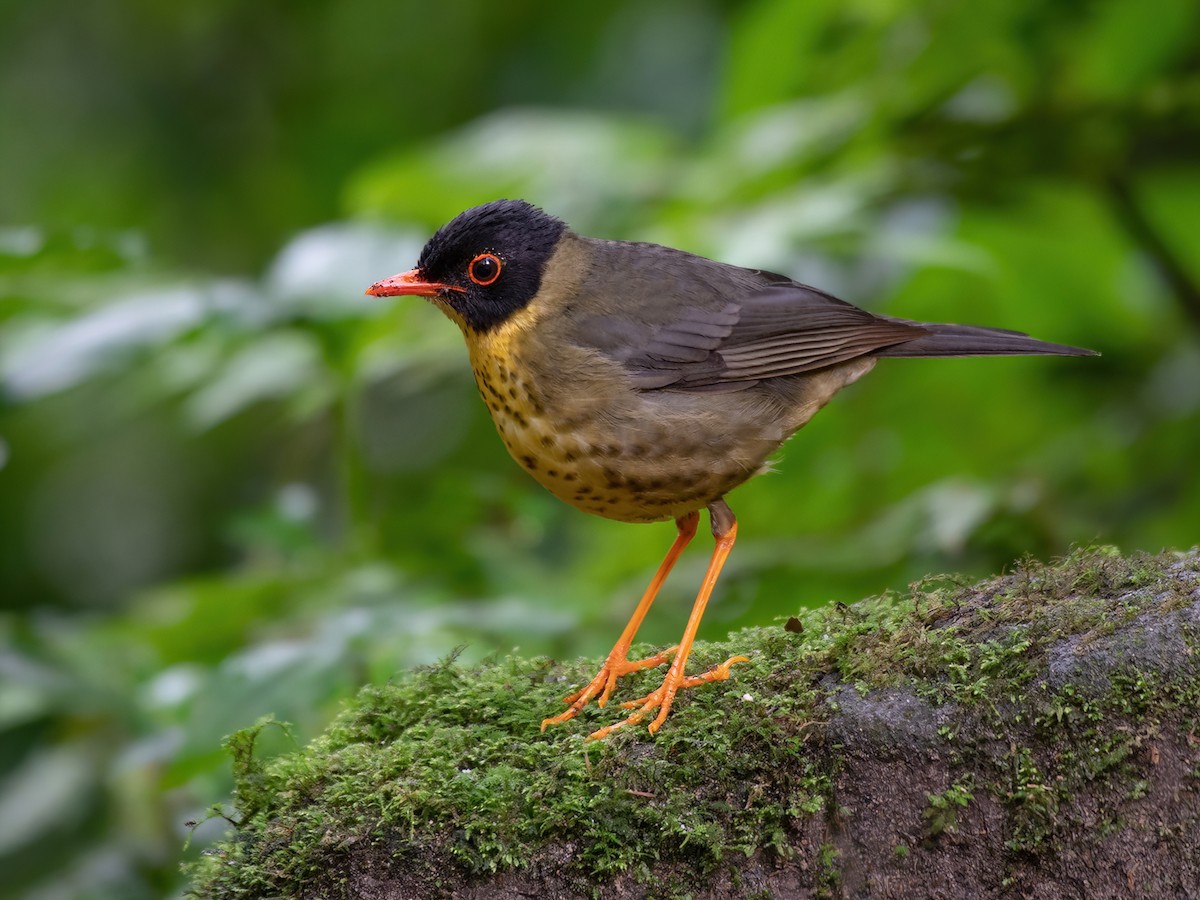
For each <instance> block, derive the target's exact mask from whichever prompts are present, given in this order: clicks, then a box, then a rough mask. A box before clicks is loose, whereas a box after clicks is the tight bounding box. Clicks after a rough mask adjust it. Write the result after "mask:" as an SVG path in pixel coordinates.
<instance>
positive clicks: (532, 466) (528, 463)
mask: <svg viewBox="0 0 1200 900" xmlns="http://www.w3.org/2000/svg"><path fill="white" fill-rule="evenodd" d="M521 465H523V466H524V467H525V468H527V469H529V470H530V471H531V472H533V471H536V470H537V467H538V466H537V460H536V459H534V458H533V457H532V456H522V457H521Z"/></svg>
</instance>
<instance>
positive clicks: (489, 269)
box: [467, 253, 504, 287]
mask: <svg viewBox="0 0 1200 900" xmlns="http://www.w3.org/2000/svg"><path fill="white" fill-rule="evenodd" d="M502 268H504V263H502V262H501V261H500V257H498V256H497V255H496V254H495V253H480V254H479V255H478V256H477V257H475V258H474V259H473V260H471V265H470V266H469V267H468V268H467V274H468V275H470V276H471V280H472V281H473V282H475V283H476V284H478V285H482V286H483V287H487V286H488V285H489V284H492V283H493V282H494V281H495V280H496V279H497V278H499V277H500V270H501V269H502Z"/></svg>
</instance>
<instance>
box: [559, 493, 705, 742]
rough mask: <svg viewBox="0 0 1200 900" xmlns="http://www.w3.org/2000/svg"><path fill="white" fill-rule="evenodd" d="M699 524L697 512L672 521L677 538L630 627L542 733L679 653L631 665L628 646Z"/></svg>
mask: <svg viewBox="0 0 1200 900" xmlns="http://www.w3.org/2000/svg"><path fill="white" fill-rule="evenodd" d="M699 522H700V514H699V513H698V512H692V513H688V514H687V515H686V516H684V517H683V518H681V519H677V520H676V521H675V527H676V528H678V529H679V534H678V535H676V536H675V543H673V544H672V545H671V549H670V550H668V551H667V555H666V557H665V558H664V559H663V561H662V565H660V566H659V567H658V571H657V572H656V573H655V574H654V578H653V580H652V581H651V582H650V586H649V587H648V588H646V593H645V594H643V595H642V600H641V602H640V603H638V605H637V609H635V610H634V611H633V615H632V616H631V617H630V619H629V624H627V625H626V626H625V630H624V631H623V632H621V637H620V639H619V640H618V641H617V643H616V644H615V645H614V646H613V648H612V650H611V651H610V652H609V654H608V659H607V660H605V662H604V665H603V666H602V667H601V668H600V671H599V672H598V673H596V677H595V678H593V679H592V681H591V683H590V684H589V685H588V686H587V687H585V688H583V689H582V690H579V691H576V692H575V693H574V694H570V695H569V696H566V697H564V698H563V702H564V703H569V704H571V706H570V708H569V709H567V711H566V712H562V713H559V714H558V715H557V716H552V717H550V718H549V719H543V720H542V731H545V730H546V726H547V725H558V724H560V723H562V722H565V721H567V720H568V719H573V718H574V717H575V716H576V714H577V713H578V712H579V711H580V710H581V709H583V708H584V707H585V706H587V705H588V701H590V700H591V699H592V698H593V697H595V696H596V695H597V694H600V698H599V699H598V700H597V701H596V705H597V706H600V707H603V706H604V704H606V703H608V698H609V697H610V696H611V695H612V692H613V688H614V687H616V686H617V679H618V678H620V677H621V676H622V675H628V674H629V673H630V672H640V671H641V670H642V669H652V668H654V667H655V666H661V665H662V664H663V663H665V662H666V661H667V660H669V659H670V658H671V656H672V655H673V654H674V653H675V651H676V650H677V649H679V648H678V647H668V648H667V649H666V650H663V651H662V652H661V653H656V654H654V655H653V656H648V657H646V659H639V660H636V661H632V662H631V661H630V660H629V659H628V654H629V645H630V644H632V643H633V638H634V636H635V635H636V634H637V630H638V629H639V628H640V627H641V625H642V619H644V618H646V613H647V612H649V610H650V604H651V603H653V602H654V598H655V597H656V596H657V595H658V590H659V588H661V587H662V585H663V582H664V581H666V580H667V576H668V575H669V574H670V573H671V569H673V568H674V567H675V561H676V560H678V559H679V555H680V554H681V553H683V548H684V547H686V546H687V545H688V544H689V543H690V542H691V540H692V538H693V537H695V536H696V526H697V524H699Z"/></svg>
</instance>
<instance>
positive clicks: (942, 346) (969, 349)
mask: <svg viewBox="0 0 1200 900" xmlns="http://www.w3.org/2000/svg"><path fill="white" fill-rule="evenodd" d="M898 321H904V320H898ZM905 324H912V325H919V326H920V327H921V328H924V329H925V330H926V331H928V332H929V333H928V334H923V335H921V336H920V337H916V338H913V339H912V340H911V341H905V342H904V343H902V344H892V345H891V346H889V347H881V348H880V349H878V350H876V351H875V352H874V353H873V354H872V356H879V357H884V356H891V357H915V356H1099V355H1100V354H1099V353H1097V352H1096V351H1095V350H1087V349H1084V348H1083V347H1069V346H1067V345H1066V344H1051V343H1049V342H1047V341H1039V340H1037V339H1036V338H1031V337H1030V336H1029V335H1027V334H1023V333H1022V332H1020V331H1007V330H1005V329H1003V328H982V327H979V326H976V325H936V324H931V323H926V322H911V323H909V322H907V321H906V322H905Z"/></svg>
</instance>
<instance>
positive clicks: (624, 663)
mask: <svg viewBox="0 0 1200 900" xmlns="http://www.w3.org/2000/svg"><path fill="white" fill-rule="evenodd" d="M678 649H679V645H676V646H674V647H668V648H667V649H666V650H663V651H661V652H660V653H655V654H654V655H653V656H647V657H646V658H645V659H639V660H629V659H626V658H625V653H626V650H625V649H624V648H622V647H621V646H620V644H618V645H617V646H616V647H614V648H613V651H612V653H610V654H609V655H608V659H607V660H605V661H604V665H603V666H601V667H600V671H599V672H597V673H596V677H595V678H593V679H592V681H591V683H590V684H589V685H588V686H587V687H585V688H583V689H582V690H579V691H576V692H575V693H573V694H568V695H567V696H566V697H563V703H569V704H571V706H570V708H568V709H567V710H566V711H565V712H561V713H559V714H558V715H557V716H551V717H550V718H549V719H542V731H545V730H546V726H547V725H561V724H562V723H563V722H566V721H567V720H568V719H573V718H575V716H576V715H578V713H579V711H580V710H581V709H583V708H584V707H585V706H587V705H588V702H589V701H590V700H591V699H592V698H593V697H595V696H596V695H597V694H600V697H599V699H598V700H596V705H597V706H599V707H600V708H601V709H603V708H604V705H605V704H606V703H608V698H609V697H611V696H612V692H613V688H615V687H616V686H617V679H618V678H620V677H621V676H622V675H628V674H629V673H630V672H640V671H642V669H653V668H655V667H656V666H661V665H662V664H663V663H665V662H667V661H668V660H670V658H671V657H672V656H674V655H675V651H676V650H678Z"/></svg>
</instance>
